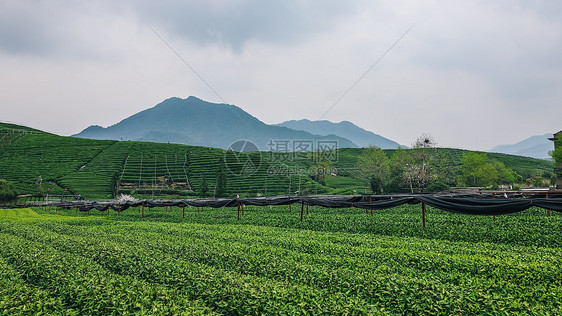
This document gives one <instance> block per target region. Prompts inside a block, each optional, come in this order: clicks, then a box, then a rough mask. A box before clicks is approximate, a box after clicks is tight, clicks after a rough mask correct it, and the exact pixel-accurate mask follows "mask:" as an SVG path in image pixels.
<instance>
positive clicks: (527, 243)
mask: <svg viewBox="0 0 562 316" xmlns="http://www.w3.org/2000/svg"><path fill="white" fill-rule="evenodd" d="M94 212H96V213H94ZM298 213H299V212H297V210H296V207H294V208H293V209H292V212H290V210H289V207H288V206H278V207H271V208H270V207H246V208H245V210H244V215H243V216H242V218H241V220H240V221H237V220H236V209H232V208H224V209H204V210H197V209H195V208H186V209H185V217H184V216H183V212H182V209H180V208H174V209H156V208H153V209H146V210H145V217H144V218H141V217H140V216H139V213H138V210H137V209H136V208H130V209H128V210H127V211H125V212H122V213H121V214H120V216H117V215H116V213H115V212H112V213H110V214H109V215H107V214H106V213H105V212H97V211H92V212H91V213H90V215H88V214H86V213H80V212H79V213H78V214H75V210H58V212H57V214H55V210H54V209H16V210H0V238H1V239H2V243H0V274H1V277H0V282H1V284H0V314H3V315H4V314H5V315H16V314H39V313H43V314H60V315H90V314H98V315H107V314H133V313H139V314H161V315H164V314H165V315H169V314H227V315H248V314H284V315H287V314H289V315H301V314H344V315H346V314H436V315H451V314H463V315H473V314H551V315H559V314H561V313H562V278H560V275H561V273H562V214H560V213H553V214H552V215H551V216H550V217H547V216H546V213H545V211H544V210H541V209H530V210H527V211H525V212H522V213H518V214H513V215H504V216H498V217H497V218H496V219H495V220H494V219H493V218H492V217H490V216H470V215H460V214H453V213H446V212H442V211H439V210H436V209H433V208H429V210H428V214H427V219H428V225H427V227H426V228H425V229H423V228H422V227H421V211H420V209H419V205H417V206H411V205H410V206H403V207H399V208H395V209H389V210H386V211H375V212H374V214H373V216H371V215H370V213H369V214H366V213H365V211H364V210H359V209H357V210H354V209H325V208H320V207H311V208H310V212H309V214H308V215H307V216H305V218H304V220H303V221H302V222H301V221H300V218H299V214H298Z"/></svg>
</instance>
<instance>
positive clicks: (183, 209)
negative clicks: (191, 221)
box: [181, 205, 185, 217]
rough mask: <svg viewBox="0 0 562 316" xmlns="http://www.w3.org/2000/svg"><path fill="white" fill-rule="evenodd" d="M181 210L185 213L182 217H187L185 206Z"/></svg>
mask: <svg viewBox="0 0 562 316" xmlns="http://www.w3.org/2000/svg"><path fill="white" fill-rule="evenodd" d="M181 210H182V213H183V215H182V217H185V205H184V206H183V207H182V209H181Z"/></svg>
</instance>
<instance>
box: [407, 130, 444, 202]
mask: <svg viewBox="0 0 562 316" xmlns="http://www.w3.org/2000/svg"><path fill="white" fill-rule="evenodd" d="M435 146H437V142H436V141H435V139H434V138H433V136H431V135H430V134H429V133H423V134H422V135H421V136H419V137H417V138H416V140H415V141H414V143H413V144H412V151H413V157H414V163H413V164H412V165H411V166H409V167H408V171H407V174H408V175H409V177H411V178H413V180H414V182H415V184H416V186H417V187H418V190H419V192H423V190H424V189H425V187H427V185H428V183H429V181H430V180H431V179H432V178H433V175H432V174H431V173H430V163H431V160H432V155H433V148H435Z"/></svg>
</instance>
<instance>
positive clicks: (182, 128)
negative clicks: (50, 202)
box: [72, 96, 357, 150]
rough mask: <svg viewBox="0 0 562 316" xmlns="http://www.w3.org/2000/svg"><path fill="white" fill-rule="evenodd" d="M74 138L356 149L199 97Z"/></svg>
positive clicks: (339, 140)
mask: <svg viewBox="0 0 562 316" xmlns="http://www.w3.org/2000/svg"><path fill="white" fill-rule="evenodd" d="M72 136H74V137H82V138H90V139H113V140H141V141H152V142H159V143H166V142H170V143H177V144H187V145H196V146H208V147H216V148H223V149H227V148H229V146H230V145H231V144H233V143H234V142H236V141H238V140H250V141H252V142H254V143H255V144H256V145H257V146H258V147H259V149H260V150H270V149H272V148H271V141H272V140H273V141H279V142H286V141H289V142H291V141H294V140H312V141H316V142H318V141H333V142H337V147H338V148H357V145H356V144H354V143H353V142H352V141H350V140H348V139H346V138H343V137H340V136H336V135H328V136H325V135H313V134H312V133H309V132H305V131H296V130H293V129H290V128H288V127H282V126H273V125H267V124H265V123H263V122H262V121H260V120H259V119H257V118H256V117H254V116H252V115H250V114H249V113H247V112H245V111H244V110H242V109H241V108H239V107H237V106H235V105H230V104H221V103H210V102H206V101H203V100H201V99H199V98H196V97H193V96H191V97H188V98H187V99H181V98H176V97H174V98H169V99H167V100H164V101H163V102H161V103H159V104H158V105H156V106H154V107H152V108H149V109H146V110H144V111H141V112H139V113H136V114H134V115H132V116H130V117H128V118H126V119H124V120H122V121H121V122H119V123H117V124H115V125H112V126H109V127H107V128H103V127H101V126H96V125H93V126H90V127H88V128H86V129H84V130H83V131H82V132H80V133H78V134H75V135H72Z"/></svg>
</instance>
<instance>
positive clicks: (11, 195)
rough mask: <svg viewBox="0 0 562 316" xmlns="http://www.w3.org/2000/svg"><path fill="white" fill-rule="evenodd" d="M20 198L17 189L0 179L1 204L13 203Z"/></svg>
mask: <svg viewBox="0 0 562 316" xmlns="http://www.w3.org/2000/svg"><path fill="white" fill-rule="evenodd" d="M17 198H18V191H17V190H16V187H15V186H14V185H13V184H12V183H11V182H8V181H7V180H4V179H0V202H11V201H15V200H16V199H17Z"/></svg>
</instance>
